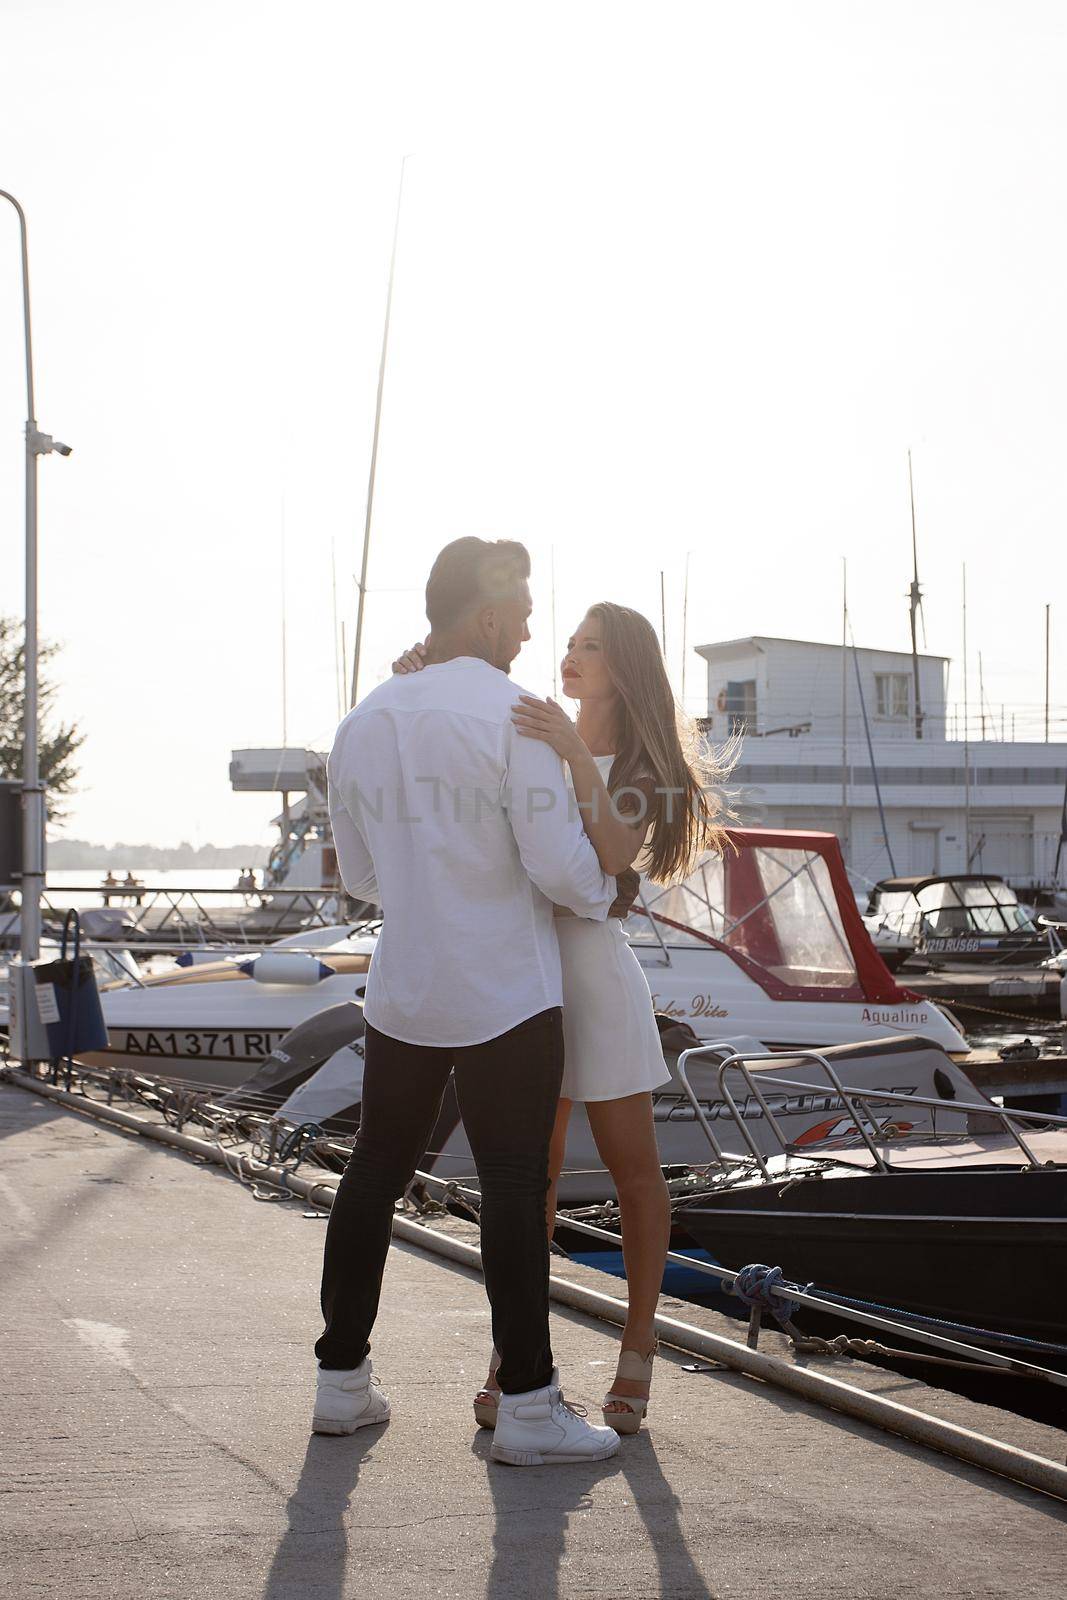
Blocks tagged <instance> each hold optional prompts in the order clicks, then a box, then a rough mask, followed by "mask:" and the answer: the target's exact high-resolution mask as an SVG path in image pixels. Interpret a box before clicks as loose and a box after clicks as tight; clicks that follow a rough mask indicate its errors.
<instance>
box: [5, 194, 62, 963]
mask: <svg viewBox="0 0 1067 1600" xmlns="http://www.w3.org/2000/svg"><path fill="white" fill-rule="evenodd" d="M0 200H8V201H10V203H11V204H12V205H13V206H14V208H15V211H16V212H17V214H18V219H19V233H20V238H21V243H22V318H23V329H24V334H25V342H26V644H25V653H24V668H25V674H26V692H25V733H24V739H23V750H22V915H21V918H20V925H21V938H20V945H21V954H22V959H23V961H24V962H28V961H36V959H37V957H38V956H39V955H40V952H41V890H42V887H43V885H44V789H43V787H42V785H41V773H40V765H39V761H38V752H37V457H38V456H47V455H51V453H52V451H53V450H56V451H58V452H59V454H60V455H61V456H69V455H70V445H69V444H61V443H60V442H59V440H58V439H53V438H52V436H51V434H48V433H41V431H40V430H39V428H38V427H37V418H36V415H35V412H34V400H33V343H32V339H31V336H30V262H29V255H28V253H27V248H26V213H25V212H24V211H23V209H22V207H21V206H20V205H19V203H18V201H17V200H16V199H15V196H14V195H13V194H8V192H7V190H6V189H0Z"/></svg>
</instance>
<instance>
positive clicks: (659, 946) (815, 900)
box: [627, 828, 967, 1055]
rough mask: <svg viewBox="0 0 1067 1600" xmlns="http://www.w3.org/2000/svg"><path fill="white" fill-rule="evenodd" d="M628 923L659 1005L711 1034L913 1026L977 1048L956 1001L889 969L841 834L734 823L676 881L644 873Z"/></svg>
mask: <svg viewBox="0 0 1067 1600" xmlns="http://www.w3.org/2000/svg"><path fill="white" fill-rule="evenodd" d="M627 934H628V937H629V940H630V943H631V945H632V947H633V949H634V950H635V952H636V954H637V958H638V960H639V961H640V962H641V965H642V966H643V967H644V969H645V975H646V977H647V978H648V983H649V988H650V989H651V990H652V1001H653V1005H654V1006H655V1007H656V1009H657V1010H660V1011H664V1012H666V1013H667V1014H668V1015H669V1016H672V1017H675V1018H677V1019H678V1020H679V1021H684V1022H687V1023H688V1024H689V1025H690V1027H692V1028H693V1029H694V1031H695V1032H696V1033H697V1034H699V1035H700V1037H701V1038H704V1039H714V1038H721V1037H722V1036H724V1035H726V1034H747V1035H750V1036H752V1037H755V1038H757V1039H762V1040H764V1041H765V1042H766V1043H768V1044H770V1045H771V1046H773V1047H774V1048H775V1049H779V1048H782V1049H788V1048H793V1049H796V1048H807V1047H809V1046H810V1047H823V1046H828V1045H837V1044H850V1043H855V1042H856V1041H858V1040H864V1041H871V1040H874V1039H879V1038H889V1037H892V1036H894V1035H896V1034H900V1033H912V1034H918V1035H920V1036H922V1037H923V1038H925V1039H929V1040H930V1041H931V1042H932V1043H936V1044H941V1045H943V1046H944V1048H945V1049H946V1050H948V1051H949V1052H951V1053H953V1054H959V1055H963V1054H965V1053H966V1051H967V1042H966V1040H965V1039H964V1037H963V1035H962V1033H961V1032H960V1030H959V1029H958V1028H957V1026H956V1025H955V1023H954V1022H953V1021H952V1020H951V1019H950V1018H949V1017H948V1016H947V1015H946V1014H945V1012H944V1011H942V1010H941V1009H940V1008H939V1007H938V1006H937V1005H936V1004H935V1003H934V1002H932V1001H930V1000H927V999H925V998H923V997H921V996H918V995H916V994H914V993H913V992H911V991H909V990H908V989H905V988H902V987H901V986H900V985H899V984H898V983H897V981H896V979H895V978H894V976H893V974H892V973H891V972H890V971H889V969H888V968H887V966H886V964H885V962H884V960H883V959H882V957H881V955H880V954H879V952H878V950H877V949H876V948H875V946H874V944H873V943H872V941H871V938H870V935H869V933H868V931H867V929H866V928H865V926H864V923H863V919H862V917H861V915H860V912H859V909H858V907H857V905H856V900H855V896H854V894H853V892H852V890H851V888H850V886H849V882H848V876H847V874H846V871H845V865H844V861H843V859H842V856H841V847H840V845H839V843H838V840H837V837H836V835H835V834H832V833H815V832H801V831H799V830H797V831H793V830H790V831H785V830H781V831H775V830H770V829H760V828H731V829H730V830H729V838H728V846H727V849H726V852H725V854H724V855H723V856H722V857H719V856H707V857H705V858H704V859H703V860H702V861H701V862H699V863H698V865H697V867H696V869H695V870H694V871H693V872H692V873H691V874H690V875H689V877H688V878H686V879H685V880H684V881H683V882H681V883H676V884H672V885H670V886H669V887H667V888H658V887H656V886H654V885H651V884H647V883H646V884H645V886H644V888H643V892H642V898H641V902H640V904H639V905H637V906H635V908H634V912H633V914H631V917H630V919H629V921H628V923H627Z"/></svg>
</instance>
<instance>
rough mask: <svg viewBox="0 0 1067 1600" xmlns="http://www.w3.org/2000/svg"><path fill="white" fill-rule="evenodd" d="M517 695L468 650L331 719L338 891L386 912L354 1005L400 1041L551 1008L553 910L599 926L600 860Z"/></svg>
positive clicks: (499, 1027)
mask: <svg viewBox="0 0 1067 1600" xmlns="http://www.w3.org/2000/svg"><path fill="white" fill-rule="evenodd" d="M522 692H523V691H522V690H521V689H520V688H519V687H518V686H517V685H516V684H514V683H513V682H512V681H511V679H510V678H509V677H508V676H507V675H506V673H503V672H500V671H498V670H497V669H496V668H495V667H491V666H489V665H488V663H487V662H485V661H479V660H476V659H475V658H474V657H472V656H459V657H457V658H455V659H454V660H452V661H446V662H443V663H442V664H441V665H439V666H431V667H425V668H423V670H422V671H421V672H418V673H410V674H407V675H403V676H397V677H394V678H391V679H390V680H389V681H388V682H387V683H383V684H382V685H381V687H380V688H377V689H375V690H373V692H372V693H371V694H369V695H367V697H366V699H364V700H362V701H361V702H360V704H359V705H358V706H356V707H355V708H354V710H352V711H350V712H349V714H348V716H347V717H346V718H345V719H344V721H343V722H342V723H341V726H340V727H339V728H338V730H337V735H336V737H335V739H334V745H333V749H332V751H331V752H330V759H329V765H328V774H329V789H330V817H331V820H332V823H333V836H334V844H335V846H336V849H337V860H338V865H339V867H340V870H341V877H342V880H343V881H344V885H345V888H346V889H347V890H348V892H349V894H350V895H352V896H353V897H355V898H356V899H360V900H373V901H374V902H375V904H377V905H380V906H381V907H382V910H383V912H384V920H383V924H382V932H381V935H380V937H379V939H378V944H377V948H376V950H375V952H374V956H373V958H372V960H371V967H370V974H369V976H368V979H367V993H366V999H365V1001H364V1013H365V1015H366V1018H367V1021H368V1022H369V1023H370V1024H371V1026H372V1027H375V1028H377V1029H378V1030H379V1031H380V1032H381V1033H385V1034H388V1035H389V1036H390V1037H391V1038H394V1039H401V1040H404V1041H405V1042H407V1043H409V1044H426V1045H445V1046H447V1045H471V1044H481V1043H484V1041H485V1040H487V1039H495V1038H496V1037H497V1036H498V1035H499V1034H502V1033H506V1032H507V1031H508V1029H509V1028H514V1027H516V1026H517V1025H518V1024H519V1023H520V1022H525V1021H526V1019H527V1018H528V1017H532V1016H536V1015H537V1013H538V1012H539V1011H545V1010H547V1009H548V1008H549V1007H550V1006H559V1005H562V1004H563V987H562V981H561V976H560V962H559V945H558V943H557V940H556V933H555V929H554V927H553V923H552V905H553V902H555V904H557V905H561V906H566V907H568V909H569V910H571V911H573V912H575V914H576V915H577V916H580V917H591V918H595V919H596V920H598V921H603V920H604V919H605V918H606V916H607V914H608V909H609V907H610V905H611V903H612V901H613V900H614V898H615V894H616V886H615V880H614V878H609V877H607V876H606V875H605V874H604V873H603V872H602V871H601V869H600V865H599V863H598V861H597V858H596V852H595V851H594V849H593V847H592V845H591V844H590V843H589V840H588V838H587V837H586V834H585V831H584V829H583V828H582V825H581V821H580V819H579V817H578V815H577V811H576V808H575V806H574V801H573V796H571V795H568V791H567V786H566V784H565V782H564V778H563V765H562V762H561V761H560V759H559V757H558V756H557V755H556V754H555V752H554V751H553V750H552V749H551V748H550V747H549V746H548V745H547V744H544V743H542V742H541V741H540V740H538V739H524V738H522V737H521V736H520V735H519V734H517V733H516V732H515V729H514V726H513V725H512V722H511V708H512V706H513V705H514V704H515V702H516V700H517V699H518V697H519V695H520V694H521V693H522Z"/></svg>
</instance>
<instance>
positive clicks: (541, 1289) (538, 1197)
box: [315, 1006, 563, 1394]
mask: <svg viewBox="0 0 1067 1600" xmlns="http://www.w3.org/2000/svg"><path fill="white" fill-rule="evenodd" d="M453 1070H454V1071H455V1075H456V1080H455V1081H456V1096H457V1099H458V1101H459V1109H460V1113H461V1115H462V1117H463V1125H464V1128H465V1129H466V1133H467V1138H468V1140H469V1142H470V1147H471V1151H472V1152H473V1155H474V1160H475V1164H476V1166H477V1168H478V1178H479V1182H480V1186H481V1192H482V1206H481V1221H482V1266H483V1269H484V1272H485V1291H486V1294H487V1295H488V1296H489V1303H490V1305H491V1306H492V1311H493V1342H494V1344H495V1345H496V1347H497V1349H498V1350H499V1351H500V1355H501V1361H500V1371H499V1374H498V1376H499V1381H500V1387H501V1388H502V1389H503V1391H504V1392H505V1394H523V1393H525V1392H527V1391H528V1390H530V1389H540V1388H542V1387H543V1386H544V1385H545V1384H546V1383H547V1382H548V1380H549V1378H550V1377H551V1374H552V1348H551V1345H550V1342H549V1334H548V1238H547V1234H546V1232H545V1198H546V1195H547V1193H548V1146H549V1140H550V1138H551V1135H552V1124H553V1122H554V1120H555V1115H556V1103H557V1101H558V1100H559V1089H560V1082H561V1080H562V1077H563V1013H562V1012H561V1011H560V1009H559V1007H558V1006H557V1007H553V1009H551V1010H549V1011H542V1012H540V1013H539V1014H538V1015H537V1016H536V1017H531V1018H530V1019H529V1020H528V1021H526V1022H522V1023H520V1024H519V1026H518V1027H517V1028H512V1029H511V1030H510V1031H509V1032H508V1033H505V1034H501V1036H500V1037H499V1038H498V1039H490V1040H489V1041H488V1043H486V1044H475V1045H466V1046H464V1047H462V1048H456V1049H438V1048H434V1047H432V1046H429V1045H417V1044H404V1043H402V1042H401V1041H400V1040H399V1039H390V1038H389V1037H388V1036H387V1035H386V1034H384V1033H379V1032H378V1031H377V1029H376V1028H372V1027H370V1026H369V1024H368V1027H367V1032H366V1045H365V1056H364V1075H363V1105H362V1111H361V1115H360V1124H359V1134H358V1135H357V1138H356V1143H355V1148H354V1149H353V1151H352V1154H351V1156H350V1157H349V1161H348V1165H347V1167H346V1168H345V1170H344V1174H343V1176H342V1178H341V1182H340V1184H339V1185H338V1188H337V1196H336V1199H335V1200H334V1203H333V1210H332V1211H331V1212H330V1221H329V1226H328V1228H327V1230H326V1254H325V1260H324V1262H323V1273H322V1312H323V1316H324V1317H325V1318H326V1331H325V1332H324V1334H323V1335H322V1338H321V1339H320V1340H319V1341H318V1343H317V1344H316V1346H315V1354H316V1355H317V1356H318V1358H319V1363H320V1365H321V1366H323V1367H329V1368H350V1367H358V1366H359V1364H360V1362H361V1361H362V1360H363V1358H364V1356H365V1355H366V1354H367V1351H368V1350H369V1349H370V1344H369V1342H368V1341H369V1339H370V1331H371V1328H372V1327H373V1325H374V1319H375V1317H376V1316H377V1314H378V1301H379V1298H380V1295H381V1287H382V1273H383V1272H384V1270H385V1259H386V1256H387V1254H388V1252H389V1238H390V1226H391V1222H392V1217H393V1209H394V1204H395V1202H396V1201H397V1200H398V1199H399V1197H400V1196H401V1195H402V1194H403V1192H404V1190H405V1189H406V1188H407V1186H408V1184H409V1183H410V1182H411V1178H412V1174H413V1173H414V1171H415V1168H416V1167H417V1166H418V1164H419V1161H420V1158H421V1157H422V1154H423V1152H424V1150H425V1149H426V1146H427V1144H428V1142H429V1138H430V1134H431V1131H432V1129H433V1126H434V1123H435V1121H436V1120H437V1113H438V1109H439V1107H440V1104H441V1097H442V1095H443V1094H444V1091H445V1086H446V1084H447V1083H448V1076H449V1073H450V1072H452V1071H453Z"/></svg>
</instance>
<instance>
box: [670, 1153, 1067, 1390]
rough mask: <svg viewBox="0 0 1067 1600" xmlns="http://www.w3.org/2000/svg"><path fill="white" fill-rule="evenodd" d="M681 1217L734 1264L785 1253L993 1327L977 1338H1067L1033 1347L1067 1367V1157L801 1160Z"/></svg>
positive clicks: (877, 1297)
mask: <svg viewBox="0 0 1067 1600" xmlns="http://www.w3.org/2000/svg"><path fill="white" fill-rule="evenodd" d="M675 1219H676V1221H677V1222H678V1223H680V1224H681V1225H682V1226H684V1228H685V1229H686V1231H687V1232H688V1233H689V1234H690V1235H691V1236H692V1238H693V1239H694V1240H696V1242H697V1243H698V1244H700V1245H702V1246H703V1248H704V1249H705V1250H707V1252H708V1253H709V1255H710V1256H711V1257H712V1258H713V1259H714V1260H716V1261H719V1262H721V1263H723V1264H725V1265H729V1266H733V1267H737V1266H741V1265H742V1264H744V1263H746V1262H750V1261H766V1262H773V1263H774V1264H775V1265H776V1266H780V1267H781V1268H782V1270H783V1272H784V1273H785V1275H786V1277H788V1278H790V1279H792V1280H793V1281H794V1282H800V1283H805V1284H806V1283H809V1282H814V1283H815V1284H816V1285H817V1291H816V1292H818V1291H819V1290H824V1289H829V1290H831V1291H833V1292H834V1293H836V1294H838V1295H843V1296H848V1297H850V1298H851V1299H854V1300H859V1301H862V1302H864V1303H866V1304H868V1305H869V1306H870V1307H872V1308H880V1309H881V1310H882V1312H883V1314H888V1315H892V1310H902V1311H905V1312H908V1313H911V1314H913V1315H918V1316H922V1317H924V1318H934V1319H937V1320H938V1321H942V1322H950V1323H963V1324H966V1325H967V1326H968V1327H969V1328H976V1329H983V1330H988V1332H989V1334H990V1336H991V1337H988V1338H983V1339H981V1340H980V1341H979V1342H980V1343H982V1344H988V1345H989V1346H990V1347H991V1348H999V1349H1001V1350H1003V1351H1004V1352H1005V1353H1011V1352H1010V1350H1009V1348H1008V1346H1009V1345H1010V1342H1011V1336H1014V1337H1022V1338H1025V1339H1032V1340H1039V1341H1042V1342H1045V1343H1050V1344H1053V1345H1059V1346H1061V1354H1060V1355H1059V1358H1058V1359H1056V1358H1055V1352H1049V1353H1038V1354H1036V1355H1035V1354H1033V1353H1032V1352H1031V1357H1032V1359H1035V1360H1037V1361H1038V1362H1040V1363H1042V1364H1046V1365H1057V1366H1062V1367H1067V1167H1065V1166H1062V1165H1059V1166H1056V1167H1047V1168H1041V1169H1033V1168H1030V1167H1027V1166H1025V1165H1022V1166H1020V1165H1011V1166H1008V1165H1003V1166H980V1165H977V1164H975V1165H970V1164H967V1163H966V1162H965V1161H962V1160H961V1161H960V1162H959V1163H958V1164H957V1165H954V1166H952V1167H947V1166H945V1167H941V1168H934V1169H932V1170H931V1169H926V1170H915V1169H914V1168H913V1169H909V1168H907V1167H902V1168H900V1169H899V1170H893V1171H889V1172H876V1171H857V1169H856V1168H855V1166H852V1165H832V1166H829V1167H826V1168H823V1169H822V1170H819V1171H815V1172H812V1173H811V1174H810V1175H809V1176H806V1177H802V1176H798V1175H797V1174H796V1172H795V1170H794V1171H793V1172H792V1173H791V1174H789V1175H786V1176H781V1177H772V1178H771V1180H770V1181H767V1180H765V1179H762V1178H760V1179H758V1180H756V1181H753V1182H751V1183H749V1184H747V1185H742V1186H735V1187H731V1188H730V1189H728V1190H725V1191H723V1192H720V1193H713V1194H707V1195H703V1196H700V1197H699V1198H695V1199H694V1200H692V1201H690V1202H687V1203H683V1204H682V1205H681V1206H680V1207H678V1208H677V1209H676V1211H675ZM886 1308H892V1310H889V1311H888V1312H887V1311H886ZM806 1315H808V1314H807V1313H804V1314H801V1315H800V1316H799V1317H798V1321H799V1323H800V1324H801V1325H802V1326H803V1325H804V1324H805V1316H806ZM942 1331H944V1332H949V1333H950V1332H951V1331H952V1330H951V1329H944V1330H942ZM1003 1335H1008V1336H1009V1338H1008V1339H1007V1340H1004V1339H1003V1338H1002V1337H999V1336H1003ZM960 1337H962V1338H964V1339H965V1340H966V1339H968V1338H969V1337H970V1336H969V1335H968V1334H961V1335H960ZM1018 1353H1019V1354H1024V1352H1023V1351H1022V1350H1019V1351H1018Z"/></svg>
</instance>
